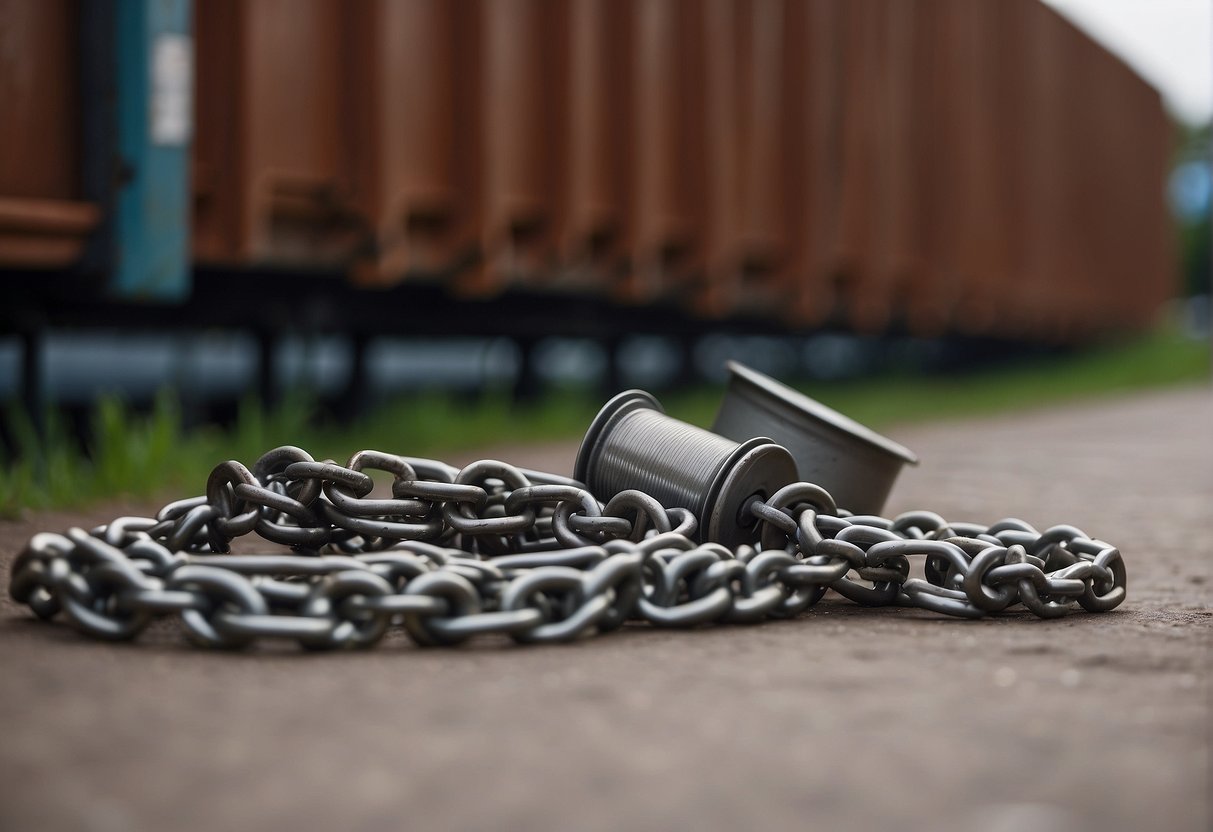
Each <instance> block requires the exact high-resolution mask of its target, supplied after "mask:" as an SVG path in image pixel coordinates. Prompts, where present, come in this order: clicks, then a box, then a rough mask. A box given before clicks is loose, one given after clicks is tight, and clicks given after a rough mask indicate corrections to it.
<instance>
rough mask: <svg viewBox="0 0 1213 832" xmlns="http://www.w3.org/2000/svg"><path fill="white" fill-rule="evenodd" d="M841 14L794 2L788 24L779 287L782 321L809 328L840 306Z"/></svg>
mask: <svg viewBox="0 0 1213 832" xmlns="http://www.w3.org/2000/svg"><path fill="white" fill-rule="evenodd" d="M842 10H843V0H820V2H815V3H798V2H791V3H789V4H788V5H787V18H786V21H785V24H784V43H783V56H784V61H783V71H784V75H785V82H784V91H785V92H784V105H783V112H784V119H785V124H786V125H787V132H786V133H785V140H784V144H783V147H782V157H781V159H780V170H781V174H782V182H783V188H782V197H783V199H784V206H785V208H784V211H785V213H784V216H785V220H784V227H785V228H786V247H785V249H784V252H785V253H784V256H783V259H782V261H781V262H780V263H779V264H778V265H777V268H778V273H777V274H778V277H777V281H778V285H779V287H780V292H781V295H782V297H783V303H782V304H781V307H782V308H781V311H780V315H781V317H783V318H784V319H785V320H788V321H791V322H793V323H797V324H802V325H806V326H807V325H815V324H820V323H822V322H823V321H825V320H826V319H827V318H828V317H829V316H830V314H831V313H832V312H833V310H834V308H835V306H836V304H837V294H836V287H835V282H834V278H835V274H836V272H837V264H838V228H839V219H838V204H839V194H840V189H841V176H840V170H839V169H840V166H839V159H840V157H841V153H842V130H841V121H842V119H841V112H842V98H843V94H842V91H841V84H840V83H839V81H840V78H841V77H842V60H843V46H842V43H841V42H840V34H841V26H842Z"/></svg>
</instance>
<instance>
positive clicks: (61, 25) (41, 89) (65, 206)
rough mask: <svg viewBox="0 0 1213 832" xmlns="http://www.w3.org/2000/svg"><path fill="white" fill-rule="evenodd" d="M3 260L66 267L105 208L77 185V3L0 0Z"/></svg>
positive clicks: (0, 230) (0, 227)
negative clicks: (87, 200) (98, 206)
mask: <svg viewBox="0 0 1213 832" xmlns="http://www.w3.org/2000/svg"><path fill="white" fill-rule="evenodd" d="M0 20H2V21H4V24H3V26H0V101H2V102H3V106H4V118H3V122H4V124H5V127H4V128H3V129H0V264H3V265H7V266H33V267H53V266H64V265H68V264H70V263H72V262H74V261H75V260H76V259H77V258H79V256H80V254H81V252H82V249H83V245H84V241H85V237H86V236H87V234H88V233H89V232H90V231H91V230H92V229H93V228H94V227H95V226H96V224H97V222H98V220H99V218H100V214H99V212H98V209H97V207H96V206H94V205H92V204H90V203H88V202H86V201H84V200H83V199H82V197H83V194H82V193H81V188H80V175H81V171H80V152H81V147H80V135H81V125H80V108H81V102H80V100H79V80H78V73H79V64H78V60H77V55H78V50H77V48H76V44H77V40H78V35H77V29H78V26H79V13H78V8H77V4H76V3H74V2H71V0H45V2H31V1H30V0H0Z"/></svg>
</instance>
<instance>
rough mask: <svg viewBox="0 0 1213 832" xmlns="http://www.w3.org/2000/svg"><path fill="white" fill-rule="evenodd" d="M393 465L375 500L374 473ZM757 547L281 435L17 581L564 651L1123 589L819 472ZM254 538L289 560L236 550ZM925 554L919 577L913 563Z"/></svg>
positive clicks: (999, 527)
mask: <svg viewBox="0 0 1213 832" xmlns="http://www.w3.org/2000/svg"><path fill="white" fill-rule="evenodd" d="M372 469H373V470H379V471H384V472H387V473H389V474H391V476H392V486H391V495H392V496H391V497H390V498H379V497H372V496H371V492H372V490H373V488H374V481H373V480H372V478H371V476H370V475H369V474H368V473H366V472H367V471H368V470H372ZM747 512H748V518H747V522H752V523H753V524H754V526H755V528H754V533H755V534H754V537H755V539H756V540H757V541H758V545H757V546H750V545H743V546H740V547H737V548H735V549H733V550H730V549H728V548H725V547H724V546H721V545H719V544H716V543H710V542H708V543H696V542H695V540H694V537H695V534H696V531H697V521H696V518H695V517H694V516H692V515H691V513H690V512H689V511H687V510H686V509H682V508H665V507H663V506H662V505H660V504H659V503H658V502H657V501H656V500H654V499H653V498H652V497H650V496H648V495H646V494H644V493H641V492H639V491H624V492H622V493H620V494H618V495H616V496H615V497H613V498H612V499H611V500H609V501H608V502H607V503H605V504H603V503H602V502H600V501H599V500H597V499H596V498H595V497H594V496H593V495H592V494H590V493H589V491H587V490H586V489H585V488H584V487H583V486H582V485H581V484H580V483H578V482H576V481H574V480H570V479H567V478H564V477H559V476H555V475H551V474H543V473H540V472H535V471H528V470H525V469H520V468H516V467H514V466H511V465H507V464H505V463H502V462H494V461H481V462H475V463H473V464H471V465H469V466H467V467H465V468H463V469H456V468H453V467H451V466H448V465H446V464H444V463H441V462H437V461H434V460H425V459H417V458H412V457H403V456H396V455H393V454H386V453H380V452H376V451H361V452H359V453H357V454H355V455H354V456H353V457H352V458H351V459H350V460H349V462H348V463H347V464H346V465H344V466H342V465H338V464H336V463H335V462H333V461H332V460H325V461H321V462H317V461H315V460H314V459H313V458H312V457H311V456H310V455H308V454H307V453H306V452H305V451H303V450H300V449H299V448H294V447H289V446H288V447H282V448H277V449H275V450H273V451H270V452H269V453H267V454H265V455H264V456H262V457H261V458H260V459H259V460H258V461H257V462H256V464H255V465H254V466H253V467H252V469H251V470H250V469H249V468H247V467H245V466H244V465H242V464H240V463H239V462H235V461H229V462H225V463H223V464H221V465H219V466H217V467H216V468H215V469H214V471H213V472H212V474H211V476H210V478H209V480H208V481H207V485H206V493H205V495H203V496H199V497H195V498H192V499H188V500H181V501H178V502H174V503H170V504H169V505H167V506H165V507H164V508H163V509H162V510H161V511H160V513H159V514H158V515H157V516H156V517H154V518H151V517H122V518H118V519H116V520H114V521H112V522H111V523H109V524H107V525H103V526H99V527H97V528H94V529H92V530H91V531H84V530H82V529H78V528H76V529H71V530H70V531H68V532H67V533H66V534H52V533H42V534H37V535H35V536H34V537H33V538H31V539H30V541H29V542H28V543H27V545H26V546H25V548H24V549H23V550H22V551H21V552H20V553H19V554H18V556H17V558H16V560H15V561H14V563H13V565H12V574H11V583H10V587H9V592H10V594H11V595H12V597H13V598H14V599H15V600H16V601H18V602H20V603H23V604H27V605H28V606H29V607H30V608H31V609H32V610H33V611H34V613H36V614H37V615H38V616H40V617H41V618H44V619H51V618H54V617H55V616H56V615H58V614H59V613H60V612H62V613H63V614H64V616H65V617H66V619H67V620H68V622H69V623H70V624H72V625H73V626H74V627H76V628H77V629H79V630H80V631H82V632H85V633H88V634H89V635H92V636H96V637H99V638H105V639H130V638H134V637H135V636H137V635H138V634H139V633H140V632H141V631H143V630H144V628H145V627H147V625H148V624H149V623H150V622H151V621H152V620H153V619H154V618H155V617H157V616H166V615H175V616H178V617H179V618H180V620H181V623H182V624H183V625H184V627H185V629H186V631H187V633H188V634H189V636H190V637H191V638H192V639H193V640H194V641H195V642H197V643H199V644H202V645H206V646H211V647H224V648H235V647H243V646H246V645H248V644H250V643H251V642H253V641H255V640H257V639H263V638H284V639H292V640H295V641H297V642H298V643H299V644H301V645H303V646H304V647H307V648H317V649H329V648H348V647H368V646H371V645H373V644H375V643H376V642H378V641H379V640H380V639H381V638H382V637H383V636H384V634H385V633H386V632H387V630H388V628H389V627H391V626H393V625H397V624H402V625H403V626H404V628H405V630H406V631H407V632H408V634H409V636H410V637H411V638H412V639H413V640H414V641H416V642H417V643H418V644H423V645H448V644H458V643H460V642H463V641H465V640H467V639H468V638H471V637H472V636H477V635H482V634H487V633H496V634H504V635H508V636H509V637H511V638H512V639H514V640H515V641H519V642H549V641H569V640H573V639H576V638H579V637H582V636H585V635H587V634H590V633H602V632H607V631H610V630H613V629H616V628H618V627H620V626H621V625H623V624H624V623H625V622H627V621H630V620H634V619H638V620H644V621H648V622H650V623H652V624H656V625H659V626H670V627H688V626H694V625H699V624H706V623H709V622H723V621H729V622H749V621H758V620H761V619H764V618H768V617H789V616H793V615H796V614H798V613H800V612H802V611H804V610H806V609H808V608H809V607H811V606H813V605H814V604H816V603H817V602H818V601H819V600H820V599H821V597H822V596H823V595H824V594H825V593H826V591H827V590H828V589H833V590H834V591H836V592H838V593H839V594H840V595H843V596H844V597H846V598H848V599H850V600H852V601H854V602H856V603H859V604H863V605H866V606H886V605H908V606H915V607H921V608H924V609H928V610H934V611H937V612H941V613H946V614H948V615H956V616H963V617H969V618H980V617H983V616H986V615H990V614H995V613H999V612H1002V611H1004V610H1007V609H1009V608H1011V607H1013V606H1015V605H1022V606H1023V607H1024V608H1026V609H1028V610H1030V611H1031V612H1033V613H1035V614H1036V615H1038V616H1040V617H1042V618H1052V617H1056V616H1060V615H1065V614H1066V613H1067V612H1069V611H1070V610H1071V609H1073V607H1074V605H1075V604H1077V605H1079V606H1081V607H1083V608H1084V609H1086V610H1089V611H1092V612H1102V611H1106V610H1110V609H1112V608H1114V607H1116V606H1117V605H1119V604H1120V603H1121V602H1122V601H1123V600H1124V597H1125V568H1124V563H1123V561H1122V559H1121V555H1120V552H1119V551H1118V550H1117V549H1116V548H1115V547H1113V546H1111V545H1109V544H1107V543H1103V542H1101V541H1099V540H1095V539H1092V538H1090V537H1088V536H1087V535H1085V534H1083V532H1081V531H1080V530H1079V529H1076V528H1073V527H1071V526H1055V527H1053V528H1050V529H1047V530H1046V531H1044V532H1043V533H1042V532H1039V531H1037V530H1036V529H1034V528H1032V527H1031V526H1030V525H1028V524H1027V523H1024V522H1022V521H1019V520H1003V521H1001V522H998V523H995V524H994V525H992V526H980V525H976V524H972V523H948V522H947V521H945V520H944V519H943V518H942V517H939V516H938V515H936V514H933V513H931V512H925V511H918V512H910V513H907V514H902V515H900V516H898V517H896V518H891V519H890V518H884V517H877V516H858V515H851V514H849V513H848V512H846V511H842V510H839V508H838V507H837V506H836V505H835V504H834V500H833V499H832V498H831V496H830V495H829V493H828V492H826V491H825V490H824V489H822V488H820V487H819V486H816V485H812V484H810V483H797V484H793V485H789V486H787V487H785V488H782V489H781V490H779V491H778V492H777V493H775V494H773V495H772V496H771V497H770V498H769V499H766V500H765V501H764V500H761V499H759V498H755V499H754V500H753V501H752V502H751V503H750V504H749V506H748V507H747ZM250 532H256V533H257V534H258V535H260V536H261V537H263V538H265V539H266V540H269V541H272V542H274V543H278V544H281V545H284V546H288V547H290V549H291V550H292V552H293V553H292V554H284V553H283V554H258V555H235V554H230V543H231V541H232V540H233V539H234V538H237V537H240V536H243V535H247V534H249V533H250ZM914 555H922V556H925V563H924V578H911V577H910V563H909V560H908V558H909V557H910V556H914Z"/></svg>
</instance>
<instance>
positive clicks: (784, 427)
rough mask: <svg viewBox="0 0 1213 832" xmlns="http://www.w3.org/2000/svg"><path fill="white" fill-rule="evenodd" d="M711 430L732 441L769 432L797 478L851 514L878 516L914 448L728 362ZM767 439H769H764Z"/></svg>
mask: <svg viewBox="0 0 1213 832" xmlns="http://www.w3.org/2000/svg"><path fill="white" fill-rule="evenodd" d="M726 366H727V367H728V369H729V384H728V388H727V389H726V391H725V397H724V399H723V401H721V404H720V410H719V412H717V414H716V421H715V422H714V423H713V424H712V430H713V431H715V432H716V433H718V434H720V435H721V436H725V437H728V438H730V439H733V440H735V441H743V440H745V439H747V438H748V437H751V436H764V437H766V436H769V437H771V438H772V439H773V441H775V442H778V443H779V444H780V445H782V446H784V447H785V448H787V449H788V451H789V452H791V454H792V456H793V458H795V460H796V467H797V470H798V472H799V478H800V479H802V480H805V481H807V482H813V483H816V484H817V485H820V486H822V487H823V488H825V489H826V490H827V491H829V492H830V494H831V495H832V496H833V497H834V499H835V500H836V501H837V503H838V505H839V506H841V507H842V508H845V509H847V510H848V511H851V512H854V513H856V514H879V513H880V511H881V510H882V508H883V507H884V503H885V500H886V499H887V498H888V496H889V491H890V490H892V488H893V483H894V481H895V480H896V479H897V475H898V474H899V473H900V472H901V469H902V467H903V466H904V465H905V464H906V463H909V464H911V465H917V464H918V457H917V455H915V454H914V452H913V451H911V450H909V449H908V448H905V447H903V446H902V445H899V444H897V443H896V442H894V441H893V440H891V439H889V438H887V437H884V436H881V435H880V434H879V433H877V432H876V431H874V430H871V429H870V428H867V427H864V426H863V425H861V424H859V423H858V422H856V421H855V420H853V419H849V418H847V417H846V416H843V415H842V414H841V413H839V412H837V411H836V410H833V409H831V408H829V407H826V406H825V405H823V404H822V403H821V402H818V401H815V400H814V399H812V398H810V397H808V396H806V395H804V394H803V393H800V392H798V391H796V390H793V389H792V388H790V387H788V386H786V385H783V384H780V383H779V382H777V381H775V380H774V379H772V378H770V377H769V376H766V375H763V374H762V373H759V372H757V371H755V370H752V369H750V368H749V367H746V366H745V365H743V364H739V363H737V362H736V361H730V362H728V364H727V365H726ZM767 441H771V440H767Z"/></svg>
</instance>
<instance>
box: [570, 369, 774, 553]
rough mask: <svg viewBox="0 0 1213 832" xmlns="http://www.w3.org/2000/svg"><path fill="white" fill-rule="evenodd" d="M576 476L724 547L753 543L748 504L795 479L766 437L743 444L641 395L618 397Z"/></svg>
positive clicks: (598, 420)
mask: <svg viewBox="0 0 1213 832" xmlns="http://www.w3.org/2000/svg"><path fill="white" fill-rule="evenodd" d="M574 476H575V477H576V479H578V480H580V481H581V482H583V483H585V484H586V485H587V486H588V487H589V489H590V491H591V492H593V494H594V496H596V497H597V498H598V499H600V500H609V499H610V498H611V497H613V496H615V495H616V494H618V493H619V492H620V491H626V490H628V489H638V490H640V491H644V492H645V493H647V494H649V495H651V496H653V497H655V498H656V499H657V500H658V501H659V502H660V503H661V504H662V505H664V506H666V507H668V508H672V507H676V506H680V507H682V508H686V509H689V510H691V511H692V512H694V514H695V517H696V518H697V519H698V520H699V531H698V536H699V539H700V540H703V541H714V542H717V543H722V544H724V545H726V546H730V547H732V546H739V545H741V544H742V543H750V542H753V541H754V540H755V539H756V534H755V523H754V518H753V517H751V516H750V515H749V512H748V511H746V507H747V506H748V505H749V503H750V501H751V500H752V499H753V498H755V497H758V498H760V499H764V500H765V499H766V498H767V497H769V496H770V495H771V494H774V493H775V492H776V491H778V490H779V489H780V488H782V487H783V486H785V485H787V484H788V483H791V482H795V481H796V463H795V462H794V461H793V460H792V456H791V454H789V453H788V452H787V450H785V449H784V448H781V447H779V446H778V445H776V444H774V443H772V442H771V441H770V440H769V439H765V438H762V437H758V438H750V437H747V440H746V441H745V442H742V443H740V444H739V443H737V442H734V441H732V440H730V439H725V438H724V437H722V436H718V435H716V434H714V433H712V432H710V431H706V430H704V429H703V428H697V427H695V426H694V425H689V424H687V423H686V422H682V421H679V420H678V419H675V418H673V417H671V416H667V415H665V411H664V410H663V409H662V407H661V405H660V404H659V403H658V402H657V400H656V399H654V398H653V397H652V396H651V395H649V394H648V393H645V392H644V391H642V390H629V391H627V392H625V393H620V394H619V395H617V396H615V397H614V398H613V399H611V400H610V401H609V402H607V403H606V405H604V406H603V408H602V410H601V411H600V412H599V413H598V416H596V417H595V418H594V421H593V423H592V424H591V425H590V429H589V430H588V431H587V432H586V435H585V439H584V440H583V441H582V443H581V449H580V450H579V451H578V452H577V466H576V469H575V473H574Z"/></svg>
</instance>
